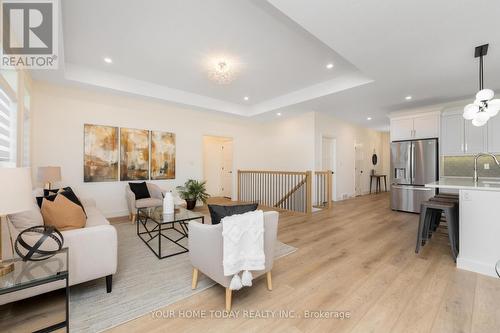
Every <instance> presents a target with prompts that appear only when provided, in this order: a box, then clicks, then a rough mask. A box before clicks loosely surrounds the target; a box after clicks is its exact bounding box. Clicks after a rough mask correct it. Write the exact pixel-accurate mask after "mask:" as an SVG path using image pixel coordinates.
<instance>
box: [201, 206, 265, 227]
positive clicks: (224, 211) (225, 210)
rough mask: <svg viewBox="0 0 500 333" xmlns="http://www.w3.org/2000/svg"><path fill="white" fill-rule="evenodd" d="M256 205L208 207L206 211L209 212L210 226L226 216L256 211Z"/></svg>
mask: <svg viewBox="0 0 500 333" xmlns="http://www.w3.org/2000/svg"><path fill="white" fill-rule="evenodd" d="M258 205H259V204H257V203H253V204H245V205H232V206H220V205H208V210H209V211H210V218H211V219H212V224H219V223H220V220H222V219H223V218H224V217H226V216H231V215H235V214H243V213H247V212H252V211H254V210H257V206H258Z"/></svg>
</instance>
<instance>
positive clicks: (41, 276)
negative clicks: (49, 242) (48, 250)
mask: <svg viewBox="0 0 500 333" xmlns="http://www.w3.org/2000/svg"><path fill="white" fill-rule="evenodd" d="M7 262H8V261H7ZM10 262H14V266H15V268H14V271H13V272H11V273H9V274H7V275H4V276H0V297H2V295H6V294H9V293H14V292H16V291H19V290H24V289H29V288H33V287H36V286H41V285H44V284H47V283H51V282H54V281H60V280H65V282H66V287H65V288H66V290H65V291H66V319H65V320H64V321H62V322H60V323H57V324H54V325H51V326H48V327H45V328H43V329H40V330H38V331H36V332H52V331H55V330H58V329H61V328H64V327H66V330H67V331H69V272H68V249H67V248H63V249H62V250H60V251H59V252H58V253H56V255H54V256H53V257H51V258H49V259H45V260H42V261H22V259H19V258H16V259H14V260H11V261H10Z"/></svg>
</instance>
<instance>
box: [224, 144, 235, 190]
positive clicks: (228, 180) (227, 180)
mask: <svg viewBox="0 0 500 333" xmlns="http://www.w3.org/2000/svg"><path fill="white" fill-rule="evenodd" d="M221 172H222V175H221V179H222V186H221V193H222V196H224V197H226V198H231V194H232V192H233V191H232V189H233V141H229V140H228V141H225V142H224V143H223V144H222V170H221Z"/></svg>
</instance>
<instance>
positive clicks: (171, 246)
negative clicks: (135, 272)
mask: <svg viewBox="0 0 500 333" xmlns="http://www.w3.org/2000/svg"><path fill="white" fill-rule="evenodd" d="M193 220H200V221H201V223H205V217H204V216H203V214H200V213H197V212H193V211H190V210H187V209H185V208H176V209H175V213H173V214H163V207H161V206H159V207H151V208H139V209H137V220H136V224H137V235H138V236H139V237H140V238H141V239H142V241H143V242H144V243H145V244H146V245H147V246H148V247H149V249H150V250H151V251H153V253H154V254H155V255H156V256H157V257H158V259H165V258H168V257H172V256H176V255H178V254H181V253H186V252H188V251H189V249H188V248H187V243H186V240H187V238H188V236H189V235H188V233H189V230H188V225H187V223H188V222H189V221H193ZM164 247H168V249H164ZM177 250H180V251H177Z"/></svg>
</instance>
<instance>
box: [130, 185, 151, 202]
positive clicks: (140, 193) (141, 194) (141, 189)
mask: <svg viewBox="0 0 500 333" xmlns="http://www.w3.org/2000/svg"><path fill="white" fill-rule="evenodd" d="M128 185H129V186H130V190H131V191H132V192H134V194H135V200H140V199H147V198H151V195H150V194H149V190H148V185H147V184H146V182H142V183H128Z"/></svg>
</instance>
